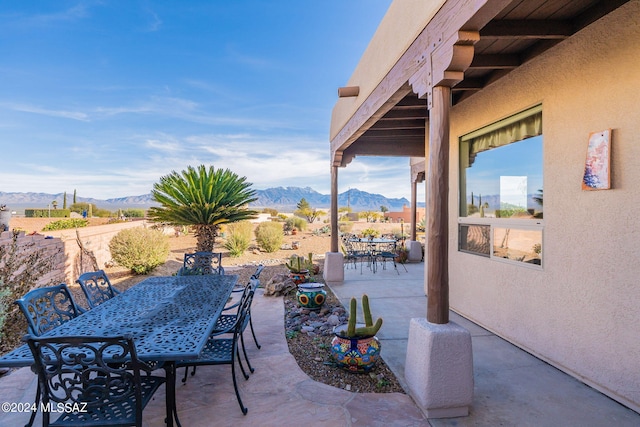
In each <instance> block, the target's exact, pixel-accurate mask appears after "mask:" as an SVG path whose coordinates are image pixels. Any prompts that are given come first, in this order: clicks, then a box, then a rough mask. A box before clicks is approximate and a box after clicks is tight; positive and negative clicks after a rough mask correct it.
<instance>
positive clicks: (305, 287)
mask: <svg viewBox="0 0 640 427" xmlns="http://www.w3.org/2000/svg"><path fill="white" fill-rule="evenodd" d="M323 288H324V284H322V283H303V284H301V285H298V291H297V292H296V298H297V299H298V304H299V305H300V307H304V308H308V309H309V310H318V309H319V308H320V307H321V306H322V304H324V302H325V301H326V300H327V291H325V290H324V289H323Z"/></svg>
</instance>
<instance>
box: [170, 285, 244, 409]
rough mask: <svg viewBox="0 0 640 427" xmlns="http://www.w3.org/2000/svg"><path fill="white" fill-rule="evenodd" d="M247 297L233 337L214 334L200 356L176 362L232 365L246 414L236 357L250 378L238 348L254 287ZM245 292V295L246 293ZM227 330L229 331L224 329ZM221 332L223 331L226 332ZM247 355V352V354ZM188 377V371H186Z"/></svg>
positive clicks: (240, 400) (239, 312)
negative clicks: (239, 386)
mask: <svg viewBox="0 0 640 427" xmlns="http://www.w3.org/2000/svg"><path fill="white" fill-rule="evenodd" d="M245 294H246V297H244V298H243V300H242V303H241V305H240V306H239V308H238V315H237V317H236V320H235V322H234V324H233V325H232V328H231V330H230V331H229V332H232V333H233V337H232V338H220V337H219V335H216V334H212V335H211V336H210V337H209V339H208V340H207V344H206V345H205V348H204V350H203V351H202V353H201V354H200V357H199V358H198V359H195V360H185V361H181V362H177V363H176V368H180V367H185V368H187V369H188V367H189V366H194V367H195V366H202V365H231V377H232V379H233V388H234V390H235V393H236V399H237V400H238V404H239V405H240V410H242V413H243V414H244V415H246V414H247V408H246V407H245V406H244V404H243V403H242V398H241V397H240V392H239V390H238V382H237V379H236V358H237V359H238V360H237V362H238V364H239V365H240V369H241V370H242V375H243V376H244V378H245V380H248V379H249V375H248V374H247V373H246V372H245V370H244V367H243V366H242V362H241V361H240V351H239V350H238V340H239V339H240V337H241V335H242V330H243V328H244V326H245V325H246V323H245V320H246V317H247V315H248V313H249V307H250V306H251V301H252V300H253V295H254V292H253V290H252V289H250V288H249V287H247V291H246V292H245ZM245 294H243V295H245ZM224 332H227V331H224ZM224 332H221V333H224ZM245 357H246V354H245ZM185 377H186V371H185ZM183 381H184V379H183Z"/></svg>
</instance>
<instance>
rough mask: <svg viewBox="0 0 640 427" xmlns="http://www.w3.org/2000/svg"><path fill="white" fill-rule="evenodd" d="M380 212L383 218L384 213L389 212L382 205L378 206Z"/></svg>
mask: <svg viewBox="0 0 640 427" xmlns="http://www.w3.org/2000/svg"><path fill="white" fill-rule="evenodd" d="M380 212H382V214H383V216H384V214H385V213H386V212H389V208H388V207H386V206H384V205H381V206H380Z"/></svg>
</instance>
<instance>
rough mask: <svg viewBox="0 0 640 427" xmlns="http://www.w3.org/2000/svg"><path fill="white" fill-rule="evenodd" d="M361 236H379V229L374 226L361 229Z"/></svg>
mask: <svg viewBox="0 0 640 427" xmlns="http://www.w3.org/2000/svg"><path fill="white" fill-rule="evenodd" d="M362 237H371V238H375V237H380V231H378V230H376V229H375V228H365V229H364V230H362Z"/></svg>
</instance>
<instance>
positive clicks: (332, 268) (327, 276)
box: [322, 252, 344, 282]
mask: <svg viewBox="0 0 640 427" xmlns="http://www.w3.org/2000/svg"><path fill="white" fill-rule="evenodd" d="M322 277H324V280H325V281H326V282H344V257H343V256H342V254H341V253H340V252H327V253H325V255H324V269H323V270H322Z"/></svg>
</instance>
